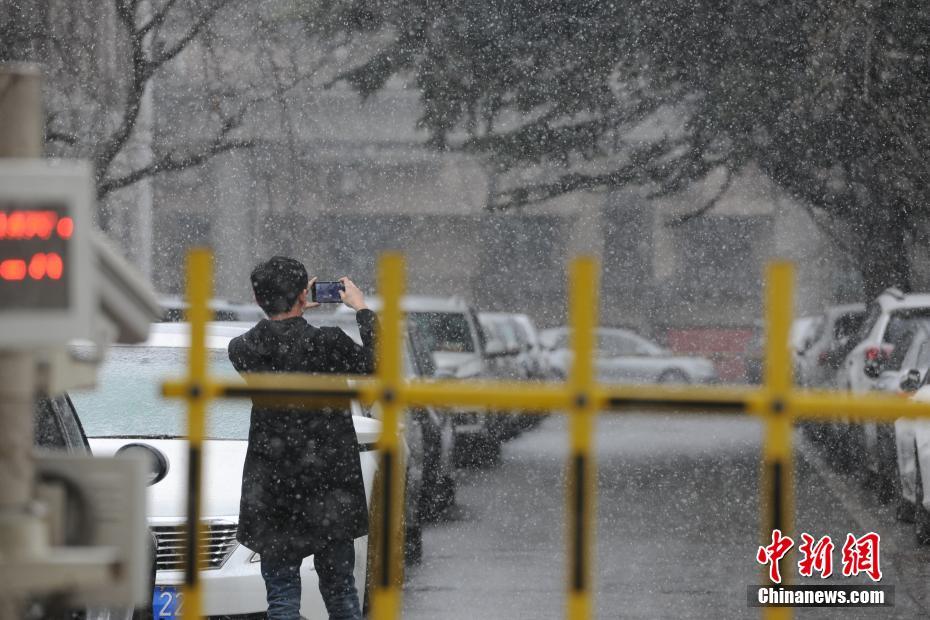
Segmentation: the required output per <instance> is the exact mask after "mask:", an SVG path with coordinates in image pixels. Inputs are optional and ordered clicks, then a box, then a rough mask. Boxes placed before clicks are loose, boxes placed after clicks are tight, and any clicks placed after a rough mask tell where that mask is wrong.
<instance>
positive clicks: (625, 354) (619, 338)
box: [597, 331, 644, 382]
mask: <svg viewBox="0 0 930 620" xmlns="http://www.w3.org/2000/svg"><path fill="white" fill-rule="evenodd" d="M637 357H638V356H637V355H636V342H635V340H633V339H631V338H629V337H627V336H626V335H625V334H623V333H622V332H612V331H599V332H598V334H597V376H598V378H599V379H600V380H601V381H607V382H610V381H622V382H629V381H642V380H643V379H644V373H643V368H642V365H641V364H639V363H638V362H639V360H638V359H637Z"/></svg>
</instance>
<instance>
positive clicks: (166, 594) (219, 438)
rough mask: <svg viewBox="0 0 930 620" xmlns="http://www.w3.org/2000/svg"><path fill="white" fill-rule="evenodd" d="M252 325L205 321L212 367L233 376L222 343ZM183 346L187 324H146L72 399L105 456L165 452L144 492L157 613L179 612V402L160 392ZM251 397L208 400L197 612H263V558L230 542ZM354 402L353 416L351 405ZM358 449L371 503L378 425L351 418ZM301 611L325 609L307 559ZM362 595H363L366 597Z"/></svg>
mask: <svg viewBox="0 0 930 620" xmlns="http://www.w3.org/2000/svg"><path fill="white" fill-rule="evenodd" d="M249 327H251V325H250V324H240V325H231V324H226V325H222V324H210V326H209V328H208V347H209V349H210V364H211V372H212V373H214V374H217V375H227V376H230V377H234V376H238V375H237V373H236V371H235V370H234V369H233V367H232V364H230V362H229V359H228V357H227V353H226V347H227V345H228V343H229V341H230V340H231V339H232V338H234V337H235V336H238V335H239V334H242V333H244V332H245V331H246V330H247V329H248V328H249ZM188 346H189V336H188V326H187V325H186V324H177V323H165V324H156V325H153V326H152V329H151V333H150V337H149V340H148V341H147V342H146V343H145V344H142V345H137V346H114V347H112V348H111V349H110V350H109V351H108V352H107V356H106V361H105V362H104V364H103V365H102V366H101V368H100V370H99V372H98V386H97V388H96V389H94V390H90V391H73V392H71V394H70V396H71V400H72V402H73V403H74V406H75V409H76V410H77V412H78V414H79V415H80V417H81V421H82V422H83V424H84V429H85V431H86V433H87V436H88V439H89V442H90V446H91V450H92V451H93V452H94V453H95V454H99V455H104V456H106V455H110V454H113V453H115V452H116V451H117V450H119V449H120V448H122V447H124V446H126V445H127V444H139V443H141V444H144V445H146V446H149V447H150V448H152V449H154V450H155V451H156V453H157V454H160V455H162V457H163V458H164V464H165V466H166V468H167V470H166V472H165V476H164V479H162V480H160V481H159V482H157V483H155V484H153V485H152V486H150V487H149V490H148V515H149V525H150V527H151V529H152V531H153V532H154V534H155V537H156V539H157V542H158V548H157V552H156V555H157V572H156V581H155V583H156V586H155V591H154V592H153V600H152V604H153V609H154V613H155V617H157V618H172V617H178V616H179V615H180V612H179V609H180V607H181V605H182V601H181V599H180V597H181V585H182V584H183V581H184V573H183V565H184V556H183V538H184V534H183V532H184V526H185V525H184V524H185V520H184V519H185V517H184V515H185V502H186V495H185V494H186V491H187V488H186V480H187V478H186V476H187V440H186V439H185V438H184V434H185V432H186V411H185V406H184V403H183V402H182V401H178V400H169V399H165V398H163V397H162V396H161V387H160V386H161V381H162V380H163V379H165V378H167V377H177V376H180V375H182V374H183V373H184V370H185V367H186V366H185V364H186V359H187V352H188ZM250 410H251V403H250V402H249V401H248V400H220V401H215V402H214V403H213V404H212V405H211V407H210V409H209V412H208V420H207V437H208V439H207V440H206V441H205V442H204V451H203V454H204V477H203V505H202V515H203V523H204V525H205V526H206V531H207V536H206V541H205V549H204V554H203V555H202V556H201V558H200V566H201V569H202V570H201V580H202V582H201V583H202V587H203V589H202V592H203V594H202V596H203V613H204V615H206V616H207V617H223V618H225V617H229V616H235V617H253V616H252V615H253V614H254V615H255V616H254V617H256V618H257V617H264V616H263V614H264V612H265V611H266V610H267V602H266V598H265V583H264V580H263V579H262V576H261V573H260V570H259V569H260V565H259V561H260V558H259V556H258V555H257V554H255V553H253V552H252V551H251V550H250V549H247V548H246V547H244V546H242V545H240V544H239V543H238V542H236V527H237V524H238V516H239V495H240V490H241V482H242V465H243V461H244V460H245V453H246V446H247V439H248V433H249V418H250ZM356 410H357V409H356V407H355V406H353V413H354V412H355V411H356ZM353 422H354V424H355V430H356V433H357V436H358V442H359V446H360V450H361V451H360V454H359V458H360V460H361V464H362V475H363V478H364V483H365V493H366V496H367V497H368V500H369V502H370V500H371V488H372V482H373V480H374V475H375V471H376V468H377V453H376V452H375V451H374V445H375V442H376V440H377V438H378V435H379V434H380V430H381V423H380V422H379V421H378V420H374V419H371V418H366V417H361V416H358V415H353ZM355 550H356V556H355V580H356V583H357V584H358V586H359V594H360V596H364V590H365V587H364V584H365V578H366V565H367V555H368V542H367V537H362V538H359V539H357V540H356V541H355ZM300 573H301V579H302V581H303V590H302V596H301V614H302V615H303V616H305V617H308V618H321V617H325V616H326V610H325V607H324V606H323V601H322V598H321V597H320V593H319V589H318V587H317V580H316V574H315V571H314V569H313V563H312V558H307V559H305V560H304V562H303V564H302V565H301V568H300ZM363 602H364V601H363Z"/></svg>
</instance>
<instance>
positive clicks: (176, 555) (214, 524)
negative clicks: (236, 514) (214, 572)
mask: <svg viewBox="0 0 930 620" xmlns="http://www.w3.org/2000/svg"><path fill="white" fill-rule="evenodd" d="M185 528H186V526H185V524H183V523H179V524H177V525H153V526H152V532H153V533H154V534H155V540H156V542H157V543H158V548H157V549H156V552H155V554H156V562H157V568H158V570H184V547H185V541H186V539H187V534H186V532H185ZM202 543H203V550H202V551H201V554H200V569H201V570H210V569H215V568H220V567H221V566H222V565H223V564H224V563H225V562H226V560H227V559H228V558H229V556H230V555H231V554H232V552H233V550H234V549H235V548H236V544H237V543H236V524H235V523H233V522H230V521H208V522H204V524H203V538H202Z"/></svg>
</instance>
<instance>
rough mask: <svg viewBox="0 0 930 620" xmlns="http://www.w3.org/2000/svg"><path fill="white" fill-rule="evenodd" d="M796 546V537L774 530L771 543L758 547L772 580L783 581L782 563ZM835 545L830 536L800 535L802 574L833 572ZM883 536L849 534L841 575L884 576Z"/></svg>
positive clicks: (823, 576)
mask: <svg viewBox="0 0 930 620" xmlns="http://www.w3.org/2000/svg"><path fill="white" fill-rule="evenodd" d="M792 547H794V539H792V538H791V537H790V536H785V535H784V534H782V532H781V530H773V531H772V542H771V543H770V544H768V545H765V546H761V547H759V550H758V551H757V552H756V561H757V562H758V563H759V564H762V565H763V566H765V565H768V567H769V580H770V581H771V582H772V583H775V584H780V583H781V581H782V575H781V570H780V568H779V562H780V561H781V559H782V558H784V557H785V555H787V553H788V552H789V551H790V550H791V548H792ZM835 548H836V545H834V543H833V540H832V539H831V538H830V537H829V536H824V537H822V538H820V539H815V538H814V537H813V536H811V535H810V534H808V533H807V532H804V533H802V534H801V544H800V545H798V551H799V552H800V554H801V559H800V560H799V561H798V573H799V574H800V575H801V576H802V577H813V576H814V574H815V573H817V574H819V575H820V578H821V579H826V578H827V577H829V576H830V575H832V574H833V551H834V549H835ZM880 553H881V536H879V535H878V534H877V533H875V532H869V533H868V534H865V535H863V536H860V537H858V538H857V537H856V536H855V535H854V534H851V533H850V534H847V535H846V542H845V543H843V548H842V558H841V560H842V574H843V576H844V577H854V576H856V575H860V574H865V575H868V577H869V578H870V579H871V580H872V581H874V582H879V581H881V578H882V569H881V558H880Z"/></svg>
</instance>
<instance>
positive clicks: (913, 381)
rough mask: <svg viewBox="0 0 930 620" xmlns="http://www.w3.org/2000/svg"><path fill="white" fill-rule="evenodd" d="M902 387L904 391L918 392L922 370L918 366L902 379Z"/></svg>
mask: <svg viewBox="0 0 930 620" xmlns="http://www.w3.org/2000/svg"><path fill="white" fill-rule="evenodd" d="M900 387H901V391H902V392H916V391H917V388H919V387H920V370H918V369H917V368H911V369H910V370H908V371H907V374H906V375H904V378H903V379H901V386H900Z"/></svg>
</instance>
